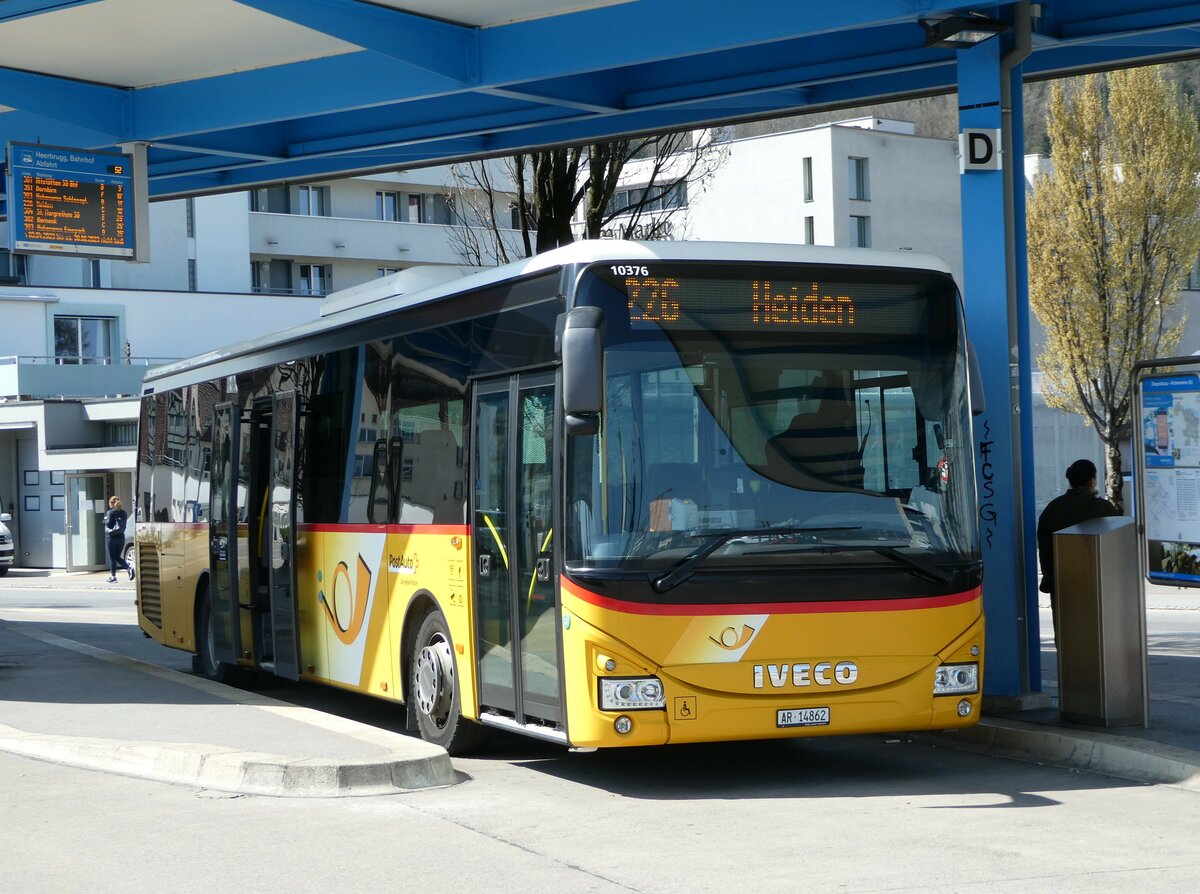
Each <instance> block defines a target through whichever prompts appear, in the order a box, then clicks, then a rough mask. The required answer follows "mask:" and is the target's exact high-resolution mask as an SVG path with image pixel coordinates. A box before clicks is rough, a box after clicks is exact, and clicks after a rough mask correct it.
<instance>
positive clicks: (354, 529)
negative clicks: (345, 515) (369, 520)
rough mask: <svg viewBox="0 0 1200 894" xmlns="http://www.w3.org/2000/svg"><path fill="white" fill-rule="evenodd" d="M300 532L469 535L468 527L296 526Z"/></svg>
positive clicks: (469, 529)
mask: <svg viewBox="0 0 1200 894" xmlns="http://www.w3.org/2000/svg"><path fill="white" fill-rule="evenodd" d="M297 527H298V528H299V529H300V530H301V531H317V532H319V533H322V534H458V535H460V536H463V535H467V534H470V533H471V528H470V526H468V525H335V524H312V525H297Z"/></svg>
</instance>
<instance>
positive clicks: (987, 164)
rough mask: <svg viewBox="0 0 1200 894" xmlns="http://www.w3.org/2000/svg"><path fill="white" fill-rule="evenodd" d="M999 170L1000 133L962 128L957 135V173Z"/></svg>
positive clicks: (997, 131)
mask: <svg viewBox="0 0 1200 894" xmlns="http://www.w3.org/2000/svg"><path fill="white" fill-rule="evenodd" d="M998 170H1000V131H999V130H998V129H997V130H990V129H983V128H978V129H970V128H964V129H963V131H962V133H960V134H959V135H958V172H959V173H960V174H965V173H967V172H968V171H998Z"/></svg>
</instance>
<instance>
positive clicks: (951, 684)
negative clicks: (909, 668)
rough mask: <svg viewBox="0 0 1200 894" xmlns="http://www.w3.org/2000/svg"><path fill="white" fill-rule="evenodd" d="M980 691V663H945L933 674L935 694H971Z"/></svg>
mask: <svg viewBox="0 0 1200 894" xmlns="http://www.w3.org/2000/svg"><path fill="white" fill-rule="evenodd" d="M978 691H979V665H978V664H943V665H942V666H941V667H939V668H938V669H937V671H936V672H935V673H934V675H933V694H934V695H971V694H972V693H975V692H978Z"/></svg>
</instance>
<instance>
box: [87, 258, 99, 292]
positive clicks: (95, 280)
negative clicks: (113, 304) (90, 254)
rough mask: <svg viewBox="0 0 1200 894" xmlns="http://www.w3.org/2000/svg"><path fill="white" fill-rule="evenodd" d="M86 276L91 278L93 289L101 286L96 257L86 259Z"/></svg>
mask: <svg viewBox="0 0 1200 894" xmlns="http://www.w3.org/2000/svg"><path fill="white" fill-rule="evenodd" d="M88 278H89V279H90V280H91V283H92V288H93V289H99V288H101V282H100V261H99V259H98V258H93V259H92V260H90V261H88Z"/></svg>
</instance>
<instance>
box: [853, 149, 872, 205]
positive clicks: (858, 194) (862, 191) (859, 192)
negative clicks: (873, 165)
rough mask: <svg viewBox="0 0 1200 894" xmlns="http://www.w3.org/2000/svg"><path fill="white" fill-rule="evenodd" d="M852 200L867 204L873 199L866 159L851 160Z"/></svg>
mask: <svg viewBox="0 0 1200 894" xmlns="http://www.w3.org/2000/svg"><path fill="white" fill-rule="evenodd" d="M850 198H852V199H857V200H859V201H860V202H865V201H867V200H869V199H870V198H871V191H870V181H869V179H868V176H867V160H866V159H865V158H851V159H850Z"/></svg>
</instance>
